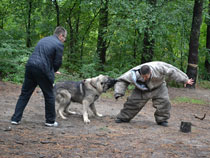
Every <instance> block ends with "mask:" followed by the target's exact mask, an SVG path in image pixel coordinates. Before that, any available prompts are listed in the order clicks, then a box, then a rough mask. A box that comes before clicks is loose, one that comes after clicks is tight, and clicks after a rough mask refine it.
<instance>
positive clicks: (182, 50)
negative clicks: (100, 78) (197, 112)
mask: <svg viewBox="0 0 210 158" xmlns="http://www.w3.org/2000/svg"><path fill="white" fill-rule="evenodd" d="M28 2H29V1H27V0H22V1H10V0H2V1H0V29H1V31H0V41H1V43H0V75H1V79H2V78H3V79H4V80H12V81H15V82H20V81H22V79H23V75H24V66H25V63H26V61H27V59H28V56H29V54H30V53H31V52H32V50H31V49H27V48H26V47H25V44H26V42H25V41H26V37H27V32H26V30H27V26H28V25H27V19H28V11H29V5H28V4H29V3H28ZM57 2H58V5H59V11H60V14H59V18H60V25H62V26H64V27H65V28H66V29H67V31H68V36H67V41H66V43H65V51H64V57H63V65H62V69H61V70H62V71H63V74H66V75H56V80H67V79H72V80H79V79H81V78H88V77H94V76H96V75H99V74H105V75H109V76H111V77H114V78H117V77H119V76H120V75H121V74H123V73H124V72H126V71H128V70H129V69H131V68H132V67H134V66H136V65H139V64H141V63H140V61H141V55H142V52H143V42H144V41H143V39H144V32H145V31H146V28H149V32H148V33H149V35H150V36H151V38H153V39H154V41H155V46H154V52H155V54H154V56H153V60H161V61H165V62H168V63H170V64H172V65H174V66H176V67H178V68H180V69H182V70H183V71H184V72H186V68H187V64H188V61H187V59H188V52H189V36H190V31H191V25H192V15H193V5H194V1H192V0H184V1H183V0H177V1H165V0H159V1H156V5H153V4H151V3H150V2H152V1H146V0H142V1H139V0H133V1H128V0H121V1H118V0H112V1H109V4H108V11H109V16H108V21H109V22H108V27H107V28H106V32H107V33H106V34H105V35H104V39H106V40H107V44H108V47H107V51H106V63H105V65H101V64H100V61H99V59H98V57H97V56H96V55H95V54H96V50H97V48H96V47H97V40H98V26H99V16H98V15H99V14H98V13H99V10H100V8H101V6H102V3H101V2H102V1H98V0H85V1H82V0H80V1H79V0H71V1H70V0H62V1H57ZM204 3H205V5H204V14H203V16H204V20H205V21H204V22H205V23H203V24H202V26H201V35H200V43H199V63H198V64H199V73H198V75H199V76H198V77H199V80H200V79H205V80H210V77H209V74H207V73H206V69H205V67H204V61H205V58H208V57H209V56H208V54H209V53H208V52H207V50H206V49H205V47H206V26H207V25H206V24H207V23H208V19H209V15H208V9H207V8H208V1H204ZM49 13H50V14H49ZM56 25H57V16H56V8H55V4H54V1H46V0H45V1H42V0H34V1H32V10H31V30H30V32H31V34H30V37H31V40H32V44H33V46H35V44H36V43H37V41H38V40H40V39H41V38H43V37H45V36H48V35H51V34H52V33H53V30H54V28H55V27H56ZM32 49H33V48H32ZM209 60H210V59H209ZM169 85H170V86H171V85H172V86H178V87H179V86H180V85H177V84H176V83H173V82H170V83H169Z"/></svg>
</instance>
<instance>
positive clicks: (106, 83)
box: [90, 75, 117, 93]
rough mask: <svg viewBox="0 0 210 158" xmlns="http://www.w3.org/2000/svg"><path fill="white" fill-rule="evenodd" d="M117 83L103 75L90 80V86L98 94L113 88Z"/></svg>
mask: <svg viewBox="0 0 210 158" xmlns="http://www.w3.org/2000/svg"><path fill="white" fill-rule="evenodd" d="M116 82H117V80H115V79H114V78H111V77H109V76H105V75H99V76H97V77H94V78H91V82H90V84H91V85H92V86H94V87H95V88H96V89H97V90H98V91H99V92H100V93H102V92H106V91H107V90H108V89H109V88H112V87H114V84H115V83H116Z"/></svg>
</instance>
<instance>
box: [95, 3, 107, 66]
mask: <svg viewBox="0 0 210 158" xmlns="http://www.w3.org/2000/svg"><path fill="white" fill-rule="evenodd" d="M101 4H102V6H101V9H100V12H99V27H98V41H97V54H98V56H99V60H100V62H101V65H102V67H103V65H104V64H105V62H106V50H107V41H106V39H105V35H106V32H107V31H106V30H107V26H108V0H105V3H104V2H103V0H102V1H101Z"/></svg>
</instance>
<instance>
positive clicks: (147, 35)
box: [141, 0, 156, 64]
mask: <svg viewBox="0 0 210 158" xmlns="http://www.w3.org/2000/svg"><path fill="white" fill-rule="evenodd" d="M148 2H149V5H151V8H152V9H151V10H150V13H148V15H152V12H153V11H154V10H155V7H156V0H149V1H148ZM149 20H151V19H150V18H148V26H147V27H146V29H145V32H144V43H143V52H142V54H141V63H142V64H143V63H146V62H150V61H152V57H153V55H154V45H155V39H154V38H153V37H152V35H153V29H154V25H155V21H151V22H150V21H149Z"/></svg>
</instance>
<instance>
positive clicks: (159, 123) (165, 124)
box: [157, 121, 168, 127]
mask: <svg viewBox="0 0 210 158" xmlns="http://www.w3.org/2000/svg"><path fill="white" fill-rule="evenodd" d="M157 124H158V125H160V126H163V127H168V122H167V121H163V122H158V123H157Z"/></svg>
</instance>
